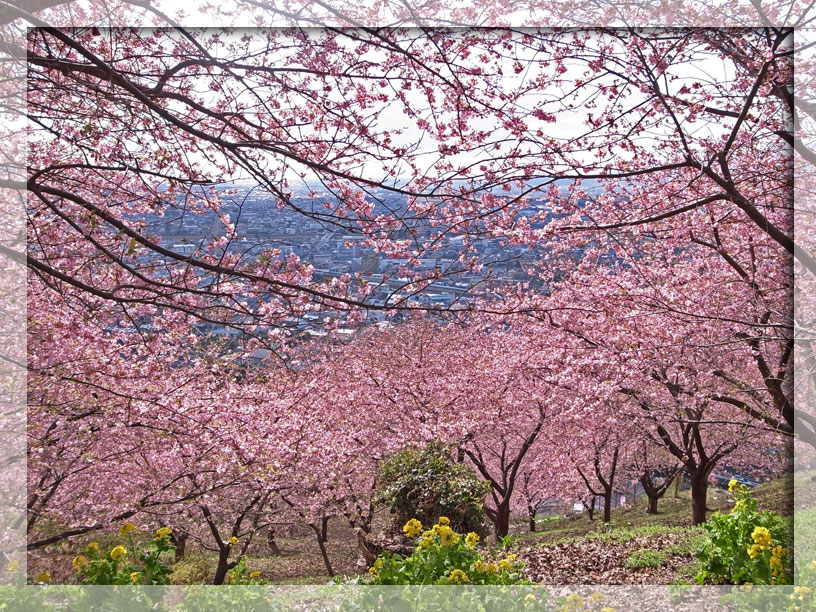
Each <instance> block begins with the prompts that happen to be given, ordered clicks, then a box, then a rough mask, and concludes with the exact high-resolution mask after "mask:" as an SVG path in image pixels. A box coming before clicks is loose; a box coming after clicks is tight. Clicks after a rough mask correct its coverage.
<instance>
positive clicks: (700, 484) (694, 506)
mask: <svg viewBox="0 0 816 612" xmlns="http://www.w3.org/2000/svg"><path fill="white" fill-rule="evenodd" d="M707 496H708V478H706V475H705V472H703V473H702V474H699V475H697V474H694V475H692V477H691V515H692V523H693V524H695V525H702V524H703V523H705V521H706V497H707Z"/></svg>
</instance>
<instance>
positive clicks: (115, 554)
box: [110, 545, 127, 561]
mask: <svg viewBox="0 0 816 612" xmlns="http://www.w3.org/2000/svg"><path fill="white" fill-rule="evenodd" d="M126 554H127V548H125V547H124V546H121V545H119V546H115V547H114V549H113V550H112V551H110V556H111V559H113V560H114V561H119V559H121V558H123V557H124V556H125V555H126Z"/></svg>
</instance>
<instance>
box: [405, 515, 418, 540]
mask: <svg viewBox="0 0 816 612" xmlns="http://www.w3.org/2000/svg"><path fill="white" fill-rule="evenodd" d="M402 532H403V533H404V534H405V537H406V538H415V537H417V536H418V535H419V534H420V533H422V523H420V522H419V521H418V520H416V519H415V518H413V519H411V520H410V521H408V522H407V523H405V525H403V527H402Z"/></svg>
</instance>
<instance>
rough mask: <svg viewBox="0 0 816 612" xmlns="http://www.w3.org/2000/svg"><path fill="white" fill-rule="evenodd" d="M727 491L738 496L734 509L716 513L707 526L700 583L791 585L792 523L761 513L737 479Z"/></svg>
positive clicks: (701, 556) (774, 515) (698, 553)
mask: <svg viewBox="0 0 816 612" xmlns="http://www.w3.org/2000/svg"><path fill="white" fill-rule="evenodd" d="M728 490H729V491H731V493H733V494H734V496H735V497H736V498H737V500H736V503H735V504H734V508H733V510H732V511H731V512H730V513H728V514H723V513H721V512H716V513H715V514H714V515H713V516H712V517H711V518H710V519H709V520H708V522H707V523H705V525H704V528H705V530H706V533H707V536H708V537H707V538H706V539H705V540H704V541H703V543H702V545H701V546H700V547H699V548H698V550H697V558H698V559H699V561H700V563H701V569H700V572H699V573H698V574H697V578H696V580H697V583H698V584H703V583H705V582H706V581H707V580H711V579H713V580H714V581H717V582H730V583H735V584H742V583H751V584H790V583H791V578H790V575H791V570H790V565H791V560H790V555H789V554H788V552H789V551H790V541H791V534H790V525H789V524H788V522H786V521H784V520H783V519H782V517H780V516H779V515H777V514H776V513H774V512H769V511H767V510H766V511H764V512H759V511H758V510H757V502H756V500H755V499H754V498H753V497H751V493H750V491H749V490H748V487H746V486H744V485H740V484H738V483H737V481H736V480H732V481H731V482H730V483H729V484H728Z"/></svg>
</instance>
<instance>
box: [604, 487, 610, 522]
mask: <svg viewBox="0 0 816 612" xmlns="http://www.w3.org/2000/svg"><path fill="white" fill-rule="evenodd" d="M603 500H604V505H603V520H604V523H608V522H609V521H611V520H612V489H607V490H606V491H604V495H603Z"/></svg>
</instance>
